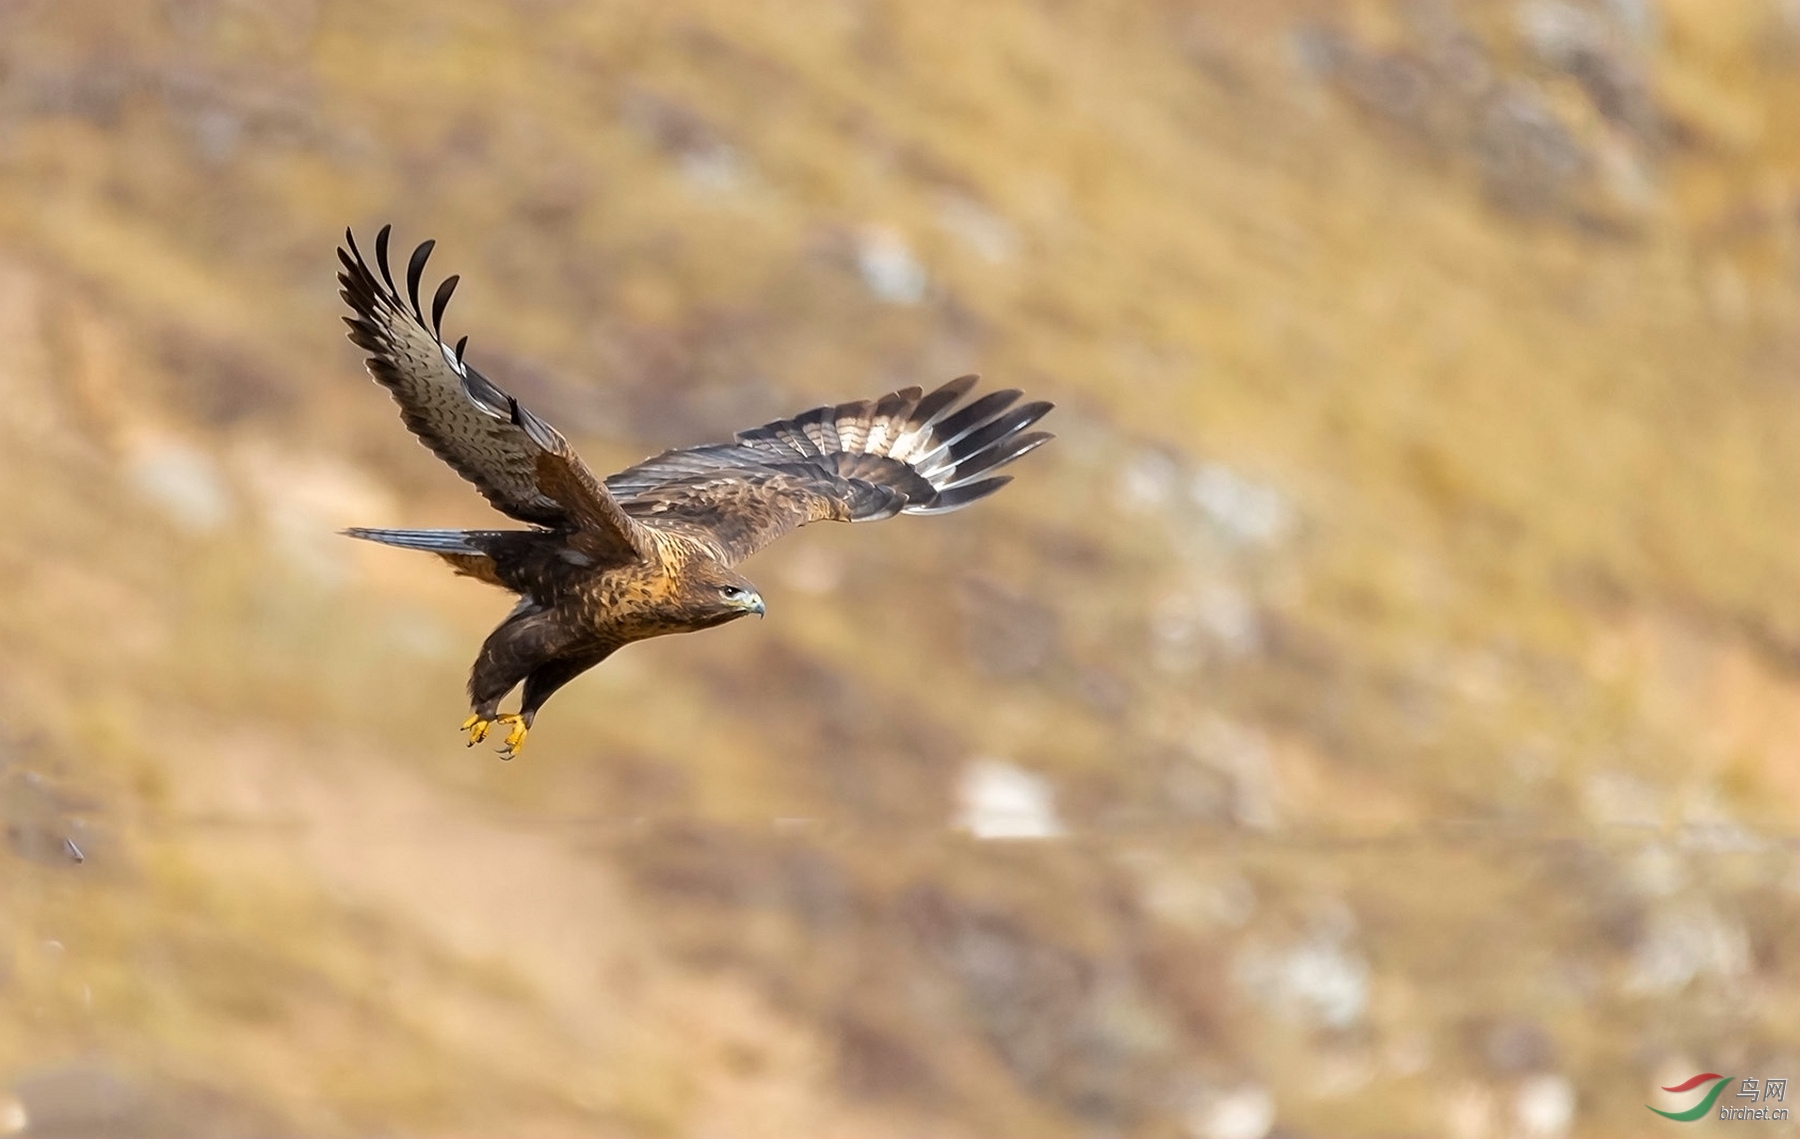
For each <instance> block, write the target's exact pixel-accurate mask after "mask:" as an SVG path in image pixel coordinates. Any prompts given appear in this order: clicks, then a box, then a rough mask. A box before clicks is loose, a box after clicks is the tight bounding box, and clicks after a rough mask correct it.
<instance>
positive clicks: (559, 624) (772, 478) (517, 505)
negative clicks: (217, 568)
mask: <svg viewBox="0 0 1800 1139" xmlns="http://www.w3.org/2000/svg"><path fill="white" fill-rule="evenodd" d="M389 228H390V227H383V228H382V230H381V232H380V233H378V234H376V236H375V270H379V273H380V275H379V276H377V275H376V272H375V270H371V269H370V267H369V263H368V261H366V260H365V259H364V258H363V255H362V253H361V251H360V250H358V249H357V247H356V240H355V238H354V236H352V235H351V234H350V233H349V232H348V231H346V233H345V234H344V247H343V248H340V249H339V250H338V260H339V261H340V262H342V265H343V268H342V271H341V272H339V274H338V283H339V284H340V285H341V286H342V294H341V295H342V296H343V298H344V301H345V303H346V304H348V305H349V306H350V309H351V312H352V313H353V315H351V316H347V317H345V318H344V321H345V323H346V324H348V325H349V326H350V339H351V340H352V341H353V342H354V343H356V344H357V345H358V346H359V347H361V348H364V349H366V350H367V351H368V352H369V353H370V356H369V359H368V367H369V374H370V375H372V376H373V377H374V378H375V380H376V382H377V383H379V384H381V385H382V386H383V387H385V388H387V390H388V391H389V392H390V393H392V395H393V397H394V400H395V402H397V403H398V404H399V405H400V417H401V419H402V420H404V421H405V423H406V426H407V427H408V428H409V429H411V431H412V433H413V434H414V435H416V436H418V437H419V440H420V441H421V442H423V443H424V444H425V445H426V446H427V447H429V448H430V449H431V451H432V453H433V454H435V455H436V456H437V457H438V458H440V459H442V460H443V461H444V462H446V463H448V464H449V465H450V466H451V467H452V468H453V469H454V470H455V471H456V472H457V473H458V474H460V475H462V477H464V478H465V479H468V480H469V481H470V482H471V483H474V484H475V489H477V490H479V491H480V492H481V493H482V495H483V496H484V497H486V498H487V500H488V501H489V502H490V503H492V504H493V505H494V507H495V509H497V510H499V511H500V512H501V513H503V514H506V515H509V516H511V517H513V518H516V519H518V520H519V521H520V522H524V523H526V524H527V525H528V526H529V529H511V530H368V529H360V528H359V529H352V530H346V531H345V533H346V534H348V535H350V536H351V537H354V538H365V539H367V540H369V541H372V542H383V543H386V544H387V545H390V546H400V547H403V548H405V549H409V550H424V551H426V552H428V553H433V554H436V555H437V556H438V557H440V558H442V559H444V560H445V561H446V562H449V563H450V565H451V566H452V567H454V568H455V569H456V570H457V572H458V573H462V574H466V575H468V576H470V577H474V578H479V579H480V580H482V581H485V582H489V583H491V584H494V585H498V586H501V587H503V588H505V589H509V590H511V591H512V592H513V593H515V594H517V595H518V596H519V603H518V605H517V606H516V607H514V609H513V611H512V612H511V613H510V614H509V615H508V616H507V618H506V619H505V620H504V621H502V622H501V623H500V625H499V627H498V628H496V629H495V630H494V631H493V632H492V633H491V634H489V635H488V638H487V640H486V641H485V642H484V643H483V644H482V646H481V652H480V654H479V655H477V656H476V658H475V666H474V668H473V669H472V670H471V671H470V673H469V703H470V707H471V709H472V713H471V715H470V716H469V718H468V719H467V720H466V721H465V722H464V723H463V728H464V729H465V730H466V731H467V732H468V733H469V744H470V746H473V745H475V744H477V743H480V742H481V741H482V740H483V739H485V738H486V737H487V734H488V731H489V729H490V728H491V727H492V726H493V725H495V724H504V725H507V726H508V731H507V735H506V741H505V745H504V747H503V749H502V751H501V753H500V754H501V756H502V758H507V759H510V758H512V756H514V755H516V754H517V753H518V751H519V748H520V745H522V744H523V743H524V741H525V734H526V732H528V731H529V730H530V728H531V725H532V722H533V720H534V719H535V718H536V716H537V713H538V709H540V708H542V707H543V706H544V702H545V701H546V700H548V699H550V696H551V695H552V694H553V693H554V692H556V690H557V689H559V688H561V687H562V686H563V685H565V684H567V683H569V681H571V680H573V679H575V677H577V676H579V675H581V674H582V673H583V672H585V671H587V670H588V669H590V668H592V667H594V666H595V665H597V664H599V663H600V662H601V661H603V660H605V659H606V658H607V657H608V656H610V655H612V654H613V653H614V652H617V651H618V650H619V649H620V648H621V647H623V646H625V645H628V644H630V643H631V642H633V641H641V640H644V639H645V638H647V637H657V636H662V635H663V634H665V633H686V632H692V631H694V630H696V629H709V628H712V627H713V626H715V625H722V624H724V623H725V622H727V621H735V620H736V619H738V618H739V617H743V616H746V615H748V614H751V613H754V614H756V615H757V616H759V617H760V616H762V615H763V600H762V597H761V596H760V595H759V594H758V593H757V591H756V587H755V586H753V585H751V584H750V582H749V581H747V580H746V579H745V578H744V577H743V576H742V575H740V574H739V573H738V572H737V570H736V568H735V567H736V566H737V564H738V563H739V562H741V561H743V560H744V559H745V558H747V557H749V556H750V555H751V554H754V553H755V552H756V551H757V550H760V549H761V548H762V547H764V546H766V545H768V544H769V543H770V542H773V541H774V540H775V539H777V538H779V537H781V536H782V535H783V534H786V533H787V532H788V531H790V530H793V529H794V528H796V527H799V526H804V525H806V524H807V523H808V522H819V521H826V520H829V521H834V522H873V521H875V520H877V519H881V518H891V517H893V516H894V515H896V514H943V513H945V512H947V511H951V510H958V509H961V508H962V507H964V506H967V505H969V504H970V503H971V502H974V501H975V500H977V499H980V498H985V497H986V496H988V495H990V494H992V493H994V492H995V491H997V490H999V489H1000V488H1001V487H1002V486H1004V485H1006V483H1008V482H1010V481H1012V480H1011V476H1008V475H997V474H996V473H995V472H997V471H998V470H999V469H1000V468H1001V467H1004V466H1005V465H1006V464H1008V463H1010V462H1012V461H1013V460H1014V459H1017V458H1018V457H1019V456H1021V455H1023V454H1025V453H1026V452H1027V451H1030V450H1032V449H1033V448H1036V447H1038V446H1041V445H1042V444H1044V443H1046V442H1048V441H1049V440H1050V438H1051V436H1050V434H1049V433H1048V432H1043V431H1027V430H1026V429H1027V428H1029V427H1030V426H1031V425H1032V424H1034V423H1036V422H1037V421H1038V420H1039V419H1040V418H1042V417H1043V415H1044V413H1045V412H1048V411H1049V410H1050V407H1051V405H1050V404H1048V403H1043V402H1037V403H1026V404H1021V405H1018V406H1014V404H1015V403H1016V402H1017V400H1018V398H1019V395H1020V393H1019V392H1017V391H1013V390H1006V391H995V392H989V393H988V394H986V395H983V396H981V397H980V398H978V399H974V400H972V401H967V402H965V399H966V397H967V396H968V395H969V393H970V392H971V391H972V390H973V389H974V387H975V380H976V378H975V377H974V376H963V377H961V378H960V379H955V380H951V381H950V382H949V383H947V384H945V385H944V386H942V387H940V388H938V389H937V390H935V391H933V392H931V393H930V394H925V393H923V392H922V391H921V390H920V389H919V388H916V387H911V388H903V389H901V390H900V391H896V392H889V393H888V394H887V395H884V396H882V397H881V398H880V399H873V400H859V401H857V402H854V403H840V404H838V405H837V406H835V407H819V408H814V409H813V410H811V411H808V412H804V413H802V414H800V415H796V416H794V417H793V418H791V419H779V420H776V421H775V422H773V423H768V424H764V425H763V426H761V427H757V428H753V429H751V430H748V431H740V432H738V434H737V438H736V439H734V440H733V441H731V442H729V443H712V444H707V445H704V446H699V447H684V448H681V449H678V450H673V451H665V452H664V453H662V454H660V455H657V456H655V457H654V458H650V459H646V460H644V461H643V462H641V463H639V464H637V465H636V466H634V467H628V468H626V469H625V470H623V471H620V472H619V473H618V474H616V475H612V476H611V477H609V478H607V479H605V480H604V481H602V480H601V479H598V478H595V477H594V474H593V472H592V471H590V470H588V468H587V465H586V464H585V463H583V462H582V461H581V458H580V456H578V455H577V454H576V453H575V449H574V448H573V447H571V446H570V445H569V443H568V440H566V439H564V438H563V436H562V434H561V433H560V432H558V431H557V430H556V428H554V427H552V426H551V425H550V424H548V423H546V422H545V421H544V420H542V419H540V418H539V417H538V416H536V415H534V414H533V413H532V412H531V410H530V409H529V408H527V407H525V406H524V405H523V404H521V403H520V402H519V401H518V400H516V399H514V398H513V397H512V396H510V395H508V394H507V393H506V392H504V391H502V390H501V389H500V387H499V386H498V385H496V384H495V383H494V382H493V381H491V380H489V379H488V378H487V377H486V376H483V375H482V374H481V373H480V372H478V371H476V370H475V368H474V366H473V365H471V364H469V363H468V362H467V361H466V360H465V359H464V357H463V349H464V347H465V346H466V345H467V344H468V337H466V336H465V337H463V338H462V340H460V341H458V342H457V343H456V345H455V347H450V346H449V345H446V344H445V343H444V340H443V336H442V331H441V330H442V325H443V317H444V307H445V306H446V305H447V304H448V303H449V301H450V294H451V293H452V292H453V291H454V290H455V288H456V282H457V278H456V277H451V278H449V279H448V280H446V281H444V283H443V284H441V285H439V286H438V289H437V292H436V294H435V295H434V296H433V297H432V300H431V308H430V316H429V317H427V315H426V312H425V309H424V308H423V307H421V305H420V304H419V279H420V277H421V276H422V275H423V273H424V271H425V262H426V259H427V258H428V257H429V256H430V254H431V250H432V246H433V244H434V243H433V242H430V241H427V242H425V243H423V244H422V245H420V246H419V247H418V248H417V249H416V250H414V251H413V255H412V259H411V261H410V262H408V264H407V267H406V292H405V294H404V295H402V294H401V292H400V290H399V288H398V287H397V286H396V285H395V284H394V277H393V274H392V272H390V270H389V268H388V230H389ZM520 684H523V685H524V694H523V697H522V699H521V702H520V705H519V710H518V711H517V712H512V713H506V714H502V713H501V712H500V710H499V708H500V701H501V699H502V698H503V697H505V696H506V694H507V693H509V692H511V691H512V690H513V688H515V687H517V686H518V685H520Z"/></svg>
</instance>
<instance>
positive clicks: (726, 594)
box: [681, 561, 765, 629]
mask: <svg viewBox="0 0 1800 1139" xmlns="http://www.w3.org/2000/svg"><path fill="white" fill-rule="evenodd" d="M681 594H682V597H681V600H682V609H683V610H684V611H685V614H684V615H685V616H686V617H687V618H688V619H689V621H690V622H692V624H693V625H694V626H695V627H696V628H702V629H709V628H711V627H712V626H714V625H723V624H724V623H725V622H727V621H735V620H737V619H738V618H739V617H748V616H749V615H750V614H752V613H754V614H756V615H757V616H758V617H761V616H762V615H763V613H764V612H765V609H764V606H763V599H762V594H760V593H758V592H757V591H756V587H755V586H754V585H751V584H750V582H749V581H748V580H746V579H745V578H744V577H743V576H742V575H740V574H738V573H736V572H734V571H733V570H731V569H730V568H728V567H726V566H723V565H720V564H719V563H717V562H710V561H709V562H702V563H700V564H699V565H697V566H693V567H692V568H691V571H690V572H689V573H688V574H686V575H685V580H684V582H683V588H682V591H681Z"/></svg>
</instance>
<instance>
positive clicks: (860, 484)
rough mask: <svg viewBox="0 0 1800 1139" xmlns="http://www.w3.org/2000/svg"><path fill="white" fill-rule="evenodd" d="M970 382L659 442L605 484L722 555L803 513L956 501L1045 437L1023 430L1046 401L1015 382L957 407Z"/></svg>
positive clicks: (924, 508) (844, 517) (867, 515)
mask: <svg viewBox="0 0 1800 1139" xmlns="http://www.w3.org/2000/svg"><path fill="white" fill-rule="evenodd" d="M975 381H976V378H975V377H974V376H963V377H961V378H959V379H955V380H952V381H950V382H949V383H947V384H945V385H944V386H943V387H941V388H938V389H937V390H936V391H933V392H931V393H930V394H928V395H924V394H921V392H920V389H918V388H916V387H914V388H904V389H902V390H900V391H896V392H889V393H888V394H887V395H885V396H882V397H881V398H880V399H878V400H861V401H857V402H853V403H843V404H838V405H836V406H835V407H818V408H814V409H812V410H811V411H807V412H803V413H801V414H800V415H797V416H794V417H793V418H791V419H781V420H776V421H774V422H772V423H767V424H764V425H763V426H761V427H757V428H753V429H751V430H749V431H742V432H739V433H738V436H737V439H736V440H735V441H734V442H731V443H718V444H711V445H708V446H701V447H689V448H684V449H681V450H676V451H668V452H665V453H664V454H661V455H658V456H656V457H655V458H653V459H647V460H645V461H644V462H642V463H639V464H637V465H636V466H634V467H630V468H628V469H626V470H623V471H620V472H619V473H618V474H616V475H613V476H611V477H610V478H608V479H607V480H606V487H607V489H608V490H610V491H611V492H612V494H613V496H614V497H615V498H617V499H618V500H619V503H620V504H621V505H622V506H623V507H624V509H625V512H626V513H627V514H630V515H631V516H632V517H634V518H636V519H638V520H639V521H641V522H643V523H645V524H647V525H650V526H655V527H658V528H661V529H668V530H672V531H675V532H677V533H681V534H685V535H687V536H688V537H691V538H694V539H696V540H698V541H700V542H702V543H704V544H705V545H706V546H707V547H708V548H709V551H710V552H712V553H713V554H714V556H716V557H718V558H719V559H720V560H721V561H725V562H727V563H735V562H738V561H741V560H743V559H744V558H746V557H748V556H749V555H750V554H752V553H754V552H756V551H757V550H759V549H761V548H762V547H763V546H766V545H768V544H769V543H770V542H772V541H774V540H775V539H776V538H778V537H780V536H781V535H783V534H785V533H787V532H788V531H790V530H792V529H794V528H795V527H797V526H804V525H805V524H807V523H808V522H818V521H824V520H835V521H845V522H871V521H875V520H877V519H881V518H889V517H892V516H893V515H895V514H899V513H903V512H904V513H907V514H942V513H945V512H948V511H951V510H957V509H960V508H962V507H964V506H967V505H969V504H970V503H972V502H975V501H976V500H977V499H980V498H984V497H986V496H987V495H989V494H992V493H993V492H994V491H996V490H999V489H1000V488H1001V487H1002V486H1004V485H1006V483H1008V482H1009V481H1011V478H1010V476H1005V475H998V476H997V475H995V474H994V472H996V471H998V470H999V469H1000V468H1001V467H1003V466H1005V465H1006V464H1008V463H1010V462H1012V461H1013V460H1014V459H1017V458H1019V457H1020V456H1021V455H1024V454H1025V453H1026V452H1028V451H1031V450H1032V449H1034V448H1036V447H1038V446H1041V445H1042V444H1044V443H1046V442H1048V441H1049V440H1050V438H1051V436H1050V435H1049V434H1048V433H1047V432H1042V431H1039V432H1030V433H1026V432H1025V429H1026V428H1027V427H1029V426H1031V425H1032V424H1033V423H1036V422H1037V421H1038V420H1039V419H1041V418H1042V417H1043V416H1044V414H1045V413H1046V412H1048V411H1049V410H1050V408H1051V405H1050V404H1048V403H1044V402H1036V403H1028V404H1023V405H1021V406H1019V407H1017V408H1014V407H1013V406H1012V405H1013V404H1014V403H1015V402H1016V401H1017V400H1018V398H1019V393H1018V392H1017V391H1013V390H1010V389H1008V390H1005V391H997V392H991V393H989V394H988V395H985V396H983V397H981V398H980V399H977V400H975V401H973V402H971V403H968V404H964V405H962V406H961V407H960V408H959V407H958V405H959V403H960V402H961V400H962V399H963V398H964V397H965V396H967V395H968V394H969V392H970V391H971V390H973V388H974V386H975ZM1009 409H1010V410H1009Z"/></svg>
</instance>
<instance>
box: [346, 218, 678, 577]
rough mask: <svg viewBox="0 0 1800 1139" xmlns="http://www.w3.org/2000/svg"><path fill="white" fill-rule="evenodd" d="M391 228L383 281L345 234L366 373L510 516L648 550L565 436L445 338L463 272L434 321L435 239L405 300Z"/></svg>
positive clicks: (416, 258) (623, 553) (382, 243)
mask: <svg viewBox="0 0 1800 1139" xmlns="http://www.w3.org/2000/svg"><path fill="white" fill-rule="evenodd" d="M389 228H390V227H388V226H383V227H382V229H381V232H380V233H378V234H376V235H375V265H376V267H377V268H378V269H379V270H380V272H381V277H380V279H379V280H377V279H376V276H375V273H374V272H373V271H372V270H371V269H370V268H369V264H368V262H366V261H365V260H363V255H362V252H361V251H360V250H358V249H357V247H356V239H355V238H354V237H353V236H352V235H351V234H350V233H349V231H347V230H346V231H345V233H344V245H345V248H340V249H339V250H338V260H339V261H341V262H342V263H343V269H342V270H341V271H340V272H339V273H338V283H339V284H340V285H341V286H342V294H341V295H342V296H343V298H344V301H345V303H346V304H348V305H349V306H350V308H351V310H352V312H353V313H354V314H355V315H353V316H347V317H345V318H344V323H346V324H348V325H349V326H350V339H351V340H352V341H353V342H355V343H356V344H357V345H358V346H360V347H362V348H365V349H367V350H368V351H369V352H370V353H372V355H371V356H370V357H369V360H368V366H369V374H370V375H371V376H373V377H375V380H376V382H378V383H380V384H381V386H383V387H385V388H387V389H388V391H389V392H391V393H393V396H394V401H395V402H396V403H398V404H399V405H400V417H401V419H403V420H404V421H405V422H406V426H407V427H409V428H411V429H412V433H413V434H414V435H417V436H418V437H419V439H420V441H422V442H423V443H424V444H425V445H426V446H427V447H429V448H431V452H432V454H434V455H436V456H437V457H438V458H440V459H442V460H443V461H444V462H446V463H448V464H449V465H450V467H451V468H452V469H453V470H455V471H456V473H457V474H460V475H461V476H462V477H463V478H465V479H468V480H469V481H470V482H471V483H473V484H475V488H476V489H477V490H479V491H480V492H481V493H482V495H483V496H485V497H486V498H487V500H488V501H489V502H491V503H493V504H494V506H495V507H496V508H497V509H499V510H500V511H502V512H503V513H506V514H510V515H511V516H512V517H514V518H517V519H519V520H520V521H522V522H531V523H535V524H537V525H539V526H549V527H552V528H555V529H566V530H576V531H581V532H582V533H581V537H582V538H583V539H585V545H586V546H587V547H588V548H589V552H591V553H594V554H597V555H600V556H602V557H607V556H611V557H618V558H635V557H638V556H641V554H642V551H643V548H644V547H643V544H642V540H641V539H642V537H643V535H642V534H641V533H640V532H638V530H637V528H636V524H635V523H633V522H632V520H631V519H630V518H629V517H627V516H626V514H625V513H624V512H623V511H622V510H620V509H619V505H618V503H617V502H615V501H614V500H613V497H612V496H611V495H610V494H608V493H607V491H606V488H605V487H604V486H602V485H601V484H600V481H599V480H598V479H596V478H595V477H594V475H593V473H592V472H591V471H589V470H588V468H587V466H586V464H584V463H583V462H582V461H581V458H580V457H579V456H578V455H576V454H575V450H574V448H572V447H570V446H569V443H568V441H567V440H566V439H564V438H563V437H562V435H561V434H560V433H559V432H558V431H557V430H556V429H555V428H554V427H552V426H550V425H549V424H548V423H546V422H544V421H543V420H542V419H540V418H539V417H538V416H536V415H534V414H532V412H531V411H530V409H528V408H526V407H524V406H523V405H521V404H520V403H519V401H518V400H516V399H514V398H513V397H512V396H510V395H508V394H507V393H506V392H504V391H502V390H500V388H499V387H498V386H496V385H495V384H494V383H493V382H492V381H490V380H489V379H488V378H487V377H485V376H483V375H482V374H481V373H480V372H478V371H476V370H475V369H474V368H473V367H471V366H470V365H469V364H468V363H467V362H465V361H464V360H463V348H464V346H465V345H467V344H468V342H469V338H468V337H466V336H465V337H463V338H462V340H460V341H458V342H457V345H456V347H455V348H454V349H452V348H450V347H449V346H448V345H446V344H445V343H444V341H443V336H442V327H443V318H444V308H445V306H446V305H448V304H449V303H450V294H451V293H452V292H454V291H455V289H456V282H457V280H458V278H456V277H450V278H449V279H447V280H446V281H444V283H443V284H441V285H439V286H438V289H437V293H436V295H435V296H433V297H432V301H431V320H430V322H429V324H427V322H426V319H425V314H424V311H423V310H422V309H421V308H420V306H419V278H420V277H421V276H422V275H423V274H424V272H425V261H426V259H427V258H428V257H430V256H431V250H432V246H433V245H434V244H435V243H434V242H430V241H427V242H424V243H423V244H421V245H420V246H419V247H418V248H417V249H416V250H414V251H413V255H412V260H411V261H410V262H409V263H408V264H407V267H406V298H405V299H402V298H401V295H400V290H399V288H398V287H396V286H395V284H394V276H393V273H392V272H391V271H389V269H388V232H389Z"/></svg>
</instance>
